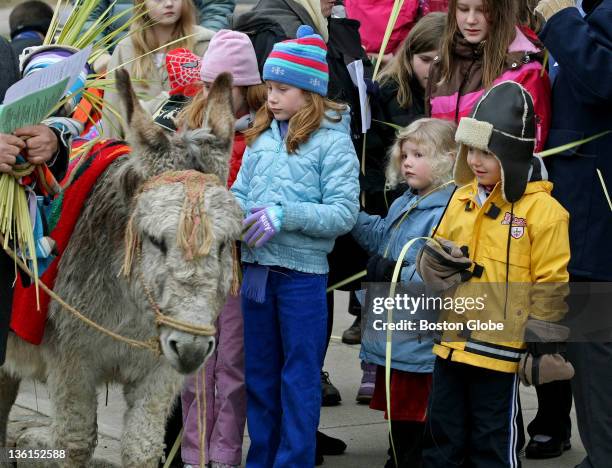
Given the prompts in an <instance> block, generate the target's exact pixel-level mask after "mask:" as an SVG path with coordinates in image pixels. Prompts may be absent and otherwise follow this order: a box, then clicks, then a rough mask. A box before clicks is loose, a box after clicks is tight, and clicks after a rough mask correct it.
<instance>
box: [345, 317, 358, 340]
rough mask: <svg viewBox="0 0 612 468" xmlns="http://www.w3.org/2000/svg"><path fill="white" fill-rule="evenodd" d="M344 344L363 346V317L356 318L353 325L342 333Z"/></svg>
mask: <svg viewBox="0 0 612 468" xmlns="http://www.w3.org/2000/svg"><path fill="white" fill-rule="evenodd" d="M342 342H343V343H345V344H350V345H355V344H361V315H358V316H357V317H355V321H354V322H353V324H352V325H351V326H350V327H348V328H347V329H346V330H344V333H342Z"/></svg>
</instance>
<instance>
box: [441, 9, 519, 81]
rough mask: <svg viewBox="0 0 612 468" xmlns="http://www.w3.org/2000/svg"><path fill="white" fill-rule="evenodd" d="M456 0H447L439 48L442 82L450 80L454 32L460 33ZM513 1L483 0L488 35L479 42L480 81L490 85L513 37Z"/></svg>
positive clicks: (501, 68) (503, 63)
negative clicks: (480, 50)
mask: <svg viewBox="0 0 612 468" xmlns="http://www.w3.org/2000/svg"><path fill="white" fill-rule="evenodd" d="M457 2H458V0H450V2H449V4H448V15H447V18H446V28H445V29H444V36H443V39H442V47H441V50H440V58H441V61H440V70H441V77H442V78H441V82H445V81H450V79H451V73H452V72H453V70H454V67H453V62H454V61H455V54H454V47H455V40H456V35H457V34H459V35H460V34H461V32H460V31H459V27H458V26H457ZM517 3H518V2H517V1H516V0H483V5H484V12H485V15H486V17H487V21H488V23H489V34H488V37H487V38H486V39H485V40H484V41H483V42H482V43H481V47H482V48H483V55H482V57H483V65H482V68H483V71H482V82H483V86H484V87H485V88H489V87H490V86H491V85H492V84H493V81H494V80H495V79H496V78H497V77H498V76H499V75H501V74H502V72H503V71H504V68H505V66H506V65H505V62H506V55H507V53H508V47H510V44H511V43H512V41H513V40H514V38H515V36H516V24H517V22H518V8H517Z"/></svg>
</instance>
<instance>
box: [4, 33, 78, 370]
mask: <svg viewBox="0 0 612 468" xmlns="http://www.w3.org/2000/svg"><path fill="white" fill-rule="evenodd" d="M0 63H1V64H2V72H1V73H0V101H4V94H5V93H6V90H7V89H8V88H9V87H10V86H11V85H12V84H13V83H14V82H16V81H17V80H19V78H20V76H19V66H18V64H17V57H16V56H15V53H14V51H13V49H12V48H11V45H10V44H9V43H8V42H6V40H5V39H4V38H3V37H1V36H0ZM24 140H25V141H24ZM24 151H25V152H26V159H27V160H28V161H29V162H31V163H32V164H43V163H46V164H47V166H48V167H49V169H50V170H51V172H52V173H53V175H54V176H55V177H56V178H57V179H58V180H59V179H61V178H62V177H63V176H64V173H65V171H66V167H67V165H68V149H67V148H66V147H65V144H64V143H63V140H62V138H61V135H60V133H59V132H57V131H56V130H54V129H50V128H49V127H47V126H45V125H33V126H30V127H25V128H21V129H18V130H16V131H15V132H13V135H7V134H3V133H0V174H1V173H5V172H8V171H10V170H11V167H12V166H13V164H15V157H16V155H18V154H20V153H23V152H24ZM14 278H15V265H14V263H13V261H12V260H11V259H10V258H9V257H8V255H6V254H5V253H4V250H2V249H0V366H1V365H2V364H3V363H4V358H5V351H6V339H7V336H8V331H9V323H10V318H11V305H12V301H13V286H12V285H13V280H14Z"/></svg>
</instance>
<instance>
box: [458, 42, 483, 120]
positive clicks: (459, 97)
mask: <svg viewBox="0 0 612 468" xmlns="http://www.w3.org/2000/svg"><path fill="white" fill-rule="evenodd" d="M481 44H483V42H481V43H480V44H478V48H479V49H480V48H481ZM472 55H473V58H472V63H470V66H469V67H468V69H467V72H466V73H465V75H464V77H463V81H462V82H461V84H460V85H459V90H458V91H457V102H456V103H455V123H456V124H458V123H459V102H460V101H461V92H462V91H463V88H464V87H465V85H466V84H467V82H468V80H469V78H470V73H471V72H472V68H473V67H474V64H475V63H476V60H477V59H478V55H477V54H476V50H474V51H473V52H472Z"/></svg>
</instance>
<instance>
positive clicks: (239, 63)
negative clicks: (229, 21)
mask: <svg viewBox="0 0 612 468" xmlns="http://www.w3.org/2000/svg"><path fill="white" fill-rule="evenodd" d="M223 72H229V73H231V74H232V78H233V79H234V86H251V85H256V84H260V83H261V77H260V76H259V69H258V68H257V57H256V55H255V49H254V48H253V45H252V44H251V40H250V39H249V36H247V35H246V34H244V33H241V32H237V31H230V30H229V29H222V30H220V31H219V32H217V33H216V34H215V35H214V36H213V38H212V39H211V41H210V44H209V46H208V50H207V51H206V53H205V54H204V57H203V58H202V70H201V72H200V77H201V78H202V81H205V82H207V83H212V82H213V81H215V78H216V77H217V75H219V74H220V73H223Z"/></svg>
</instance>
